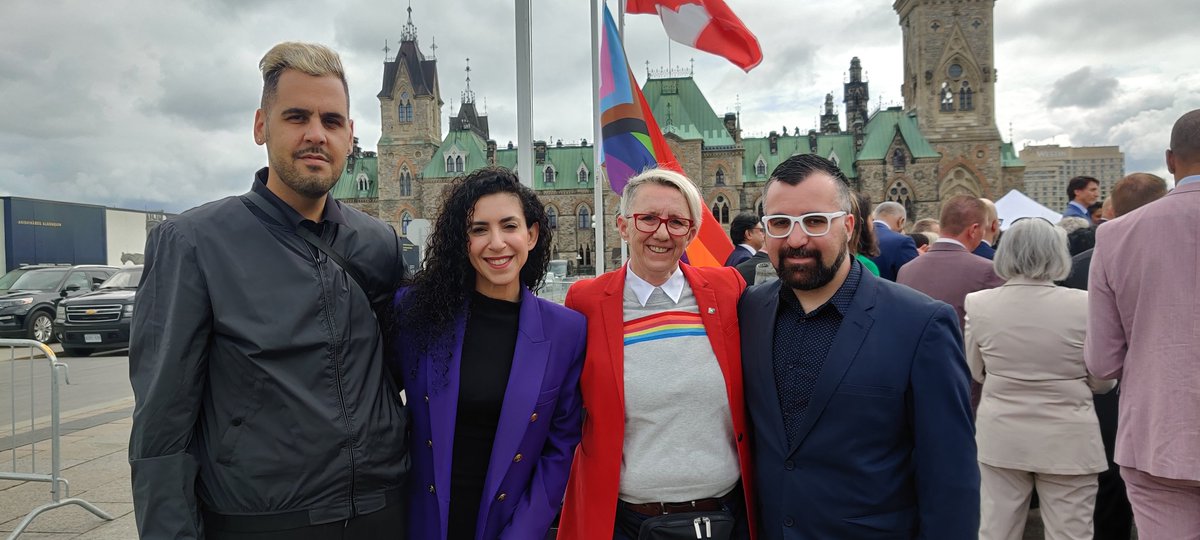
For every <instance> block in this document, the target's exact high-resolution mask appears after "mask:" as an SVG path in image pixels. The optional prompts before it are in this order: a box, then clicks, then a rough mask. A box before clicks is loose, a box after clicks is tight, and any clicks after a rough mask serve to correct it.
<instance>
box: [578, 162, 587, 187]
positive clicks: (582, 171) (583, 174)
mask: <svg viewBox="0 0 1200 540" xmlns="http://www.w3.org/2000/svg"><path fill="white" fill-rule="evenodd" d="M587 181H588V170H587V167H583V166H580V167H579V183H580V184H586V183H587Z"/></svg>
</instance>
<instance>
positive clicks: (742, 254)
mask: <svg viewBox="0 0 1200 540" xmlns="http://www.w3.org/2000/svg"><path fill="white" fill-rule="evenodd" d="M753 256H754V254H753V253H750V252H749V251H746V248H744V247H742V246H733V251H731V252H729V256H728V257H726V258H725V266H737V265H738V264H740V263H742V262H744V261H745V260H746V259H749V258H750V257H753Z"/></svg>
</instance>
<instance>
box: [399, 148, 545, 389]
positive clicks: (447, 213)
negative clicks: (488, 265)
mask: <svg viewBox="0 0 1200 540" xmlns="http://www.w3.org/2000/svg"><path fill="white" fill-rule="evenodd" d="M495 193H511V194H512V195H514V196H516V197H517V199H519V200H520V201H521V208H522V209H523V210H524V212H525V225H526V226H527V227H531V228H532V227H533V226H534V225H537V228H538V238H537V243H536V244H534V246H533V249H531V250H530V251H529V258H528V259H527V260H526V261H525V265H524V266H522V267H521V272H520V280H521V284H522V285H525V286H526V287H528V288H529V289H530V290H533V291H536V290H538V288H539V287H540V286H541V283H542V279H543V278H544V277H545V275H546V268H547V266H548V265H549V263H550V243H551V240H552V238H551V236H552V232H551V229H550V218H549V217H548V216H547V215H546V208H545V206H543V205H542V202H541V201H540V200H538V198H537V195H535V194H534V193H533V190H532V189H530V188H528V187H526V186H524V185H521V182H520V181H518V180H517V175H516V174H513V172H512V171H509V170H508V169H505V168H503V167H486V168H483V169H479V170H476V171H473V172H471V173H470V174H467V175H466V176H461V177H459V178H456V179H455V180H454V181H453V182H451V183H450V184H449V185H447V186H446V188H445V189H444V190H443V191H442V207H441V209H440V210H439V213H438V217H437V221H436V222H435V223H434V225H433V233H432V234H430V236H429V239H428V247H427V249H426V254H425V262H424V265H423V268H422V270H421V271H420V272H419V273H418V274H417V275H416V276H415V277H414V278H413V279H412V281H411V282H410V290H409V292H408V294H407V295H406V297H405V301H404V302H403V305H402V306H400V309H399V310H398V313H394V314H393V317H394V319H395V322H396V323H398V324H399V328H398V329H397V330H399V331H403V332H406V333H410V334H412V335H413V336H414V337H415V338H416V340H415V341H416V343H417V345H418V347H419V348H420V350H422V351H429V350H430V349H431V348H432V347H435V346H436V345H437V344H438V342H439V341H441V340H442V339H443V338H447V337H449V334H450V326H451V325H452V324H453V322H454V320H455V318H456V317H457V316H458V315H460V314H461V313H462V310H463V309H464V307H465V306H467V305H468V303H467V299H468V298H469V297H470V295H471V291H474V290H475V267H473V266H471V261H470V259H469V257H468V255H467V244H468V238H467V225H468V224H469V223H470V222H471V218H472V214H473V213H474V212H475V202H476V201H478V200H479V199H480V198H482V197H484V196H487V195H492V194H495ZM443 367H444V366H443Z"/></svg>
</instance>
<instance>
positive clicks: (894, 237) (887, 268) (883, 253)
mask: <svg viewBox="0 0 1200 540" xmlns="http://www.w3.org/2000/svg"><path fill="white" fill-rule="evenodd" d="M875 238H876V239H877V240H878V241H879V256H878V257H873V258H872V259H871V262H874V263H875V266H878V267H879V277H881V278H883V279H886V280H888V281H896V274H898V273H899V272H900V267H901V266H904V264H905V263H907V262H908V261H911V260H913V259H915V258H917V243H916V242H915V241H913V239H912V238H909V236H908V235H907V234H900V233H898V232H894V231H892V230H891V229H889V228H888V226H887V225H884V224H882V223H875Z"/></svg>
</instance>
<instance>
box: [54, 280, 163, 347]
mask: <svg viewBox="0 0 1200 540" xmlns="http://www.w3.org/2000/svg"><path fill="white" fill-rule="evenodd" d="M141 280H142V265H140V264H139V265H137V266H125V267H122V268H121V271H120V272H117V273H116V274H113V276H112V277H110V278H108V281H105V282H104V283H103V284H102V285H100V288H99V289H96V291H95V292H90V293H87V294H81V295H79V296H76V297H74V298H68V299H66V300H63V301H62V302H59V303H58V310H57V313H56V316H55V319H54V329H55V336H56V337H57V338H58V341H59V343H62V347H63V355H64V356H82V355H86V354H91V353H92V352H95V351H97V350H100V349H124V348H126V347H128V346H129V322H130V321H131V320H133V296H134V294H135V293H136V292H137V286H138V282H140V281H141Z"/></svg>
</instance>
